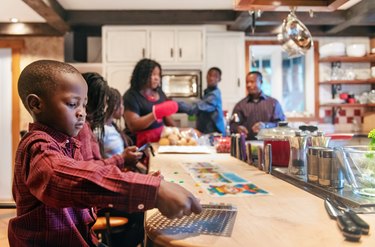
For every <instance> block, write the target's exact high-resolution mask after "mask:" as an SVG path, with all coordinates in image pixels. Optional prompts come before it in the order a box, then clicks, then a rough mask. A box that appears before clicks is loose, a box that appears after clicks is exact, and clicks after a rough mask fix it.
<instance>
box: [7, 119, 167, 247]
mask: <svg viewBox="0 0 375 247" xmlns="http://www.w3.org/2000/svg"><path fill="white" fill-rule="evenodd" d="M123 162H124V160H123V159H122V157H121V156H114V157H113V158H110V159H106V160H92V161H83V160H82V155H81V153H80V142H79V141H77V140H76V139H74V138H71V137H69V136H66V135H64V134H62V133H61V132H57V131H56V130H53V129H51V128H49V127H47V126H44V125H41V124H38V123H35V124H30V126H29V132H28V133H27V134H26V135H25V136H24V137H23V139H22V140H21V142H20V144H19V147H18V150H17V154H16V163H15V167H14V181H13V197H14V199H15V201H16V204H17V216H16V217H15V218H13V219H11V220H10V221H9V227H8V238H9V244H10V246H17V247H22V246H65V247H66V246H93V245H95V243H96V239H95V238H94V236H93V234H92V231H91V225H92V224H93V223H94V221H95V215H94V214H93V213H92V210H90V207H94V206H97V207H112V206H113V207H116V208H118V209H122V210H124V211H127V212H140V211H145V210H147V209H151V208H154V207H155V203H156V195H157V190H158V187H159V185H160V178H159V177H153V176H148V175H142V174H138V173H133V172H126V173H123V172H121V170H120V169H119V168H118V167H117V165H118V164H121V163H123ZM130 198H131V200H130Z"/></svg>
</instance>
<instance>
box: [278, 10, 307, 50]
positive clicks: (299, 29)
mask: <svg viewBox="0 0 375 247" xmlns="http://www.w3.org/2000/svg"><path fill="white" fill-rule="evenodd" d="M277 38H278V40H279V42H280V44H281V45H282V48H283V50H284V51H285V52H287V53H288V55H289V57H298V56H301V55H304V54H305V53H306V52H307V51H308V50H309V49H310V48H311V47H312V46H313V41H312V37H311V34H310V31H309V30H308V29H307V27H306V26H305V25H304V24H303V23H302V22H301V21H300V20H298V18H297V17H296V16H295V14H294V13H290V14H289V15H288V17H287V18H286V19H285V20H284V21H283V24H282V29H281V33H280V34H279V35H278V36H277Z"/></svg>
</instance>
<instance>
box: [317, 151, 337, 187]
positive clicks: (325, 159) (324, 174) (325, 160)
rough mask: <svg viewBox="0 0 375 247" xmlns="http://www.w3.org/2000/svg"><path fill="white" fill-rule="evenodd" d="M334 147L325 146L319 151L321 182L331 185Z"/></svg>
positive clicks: (324, 184)
mask: <svg viewBox="0 0 375 247" xmlns="http://www.w3.org/2000/svg"><path fill="white" fill-rule="evenodd" d="M332 157H333V149H331V148H324V149H321V150H320V151H319V179H318V181H319V184H320V185H322V186H327V187H328V186H330V185H331V176H332Z"/></svg>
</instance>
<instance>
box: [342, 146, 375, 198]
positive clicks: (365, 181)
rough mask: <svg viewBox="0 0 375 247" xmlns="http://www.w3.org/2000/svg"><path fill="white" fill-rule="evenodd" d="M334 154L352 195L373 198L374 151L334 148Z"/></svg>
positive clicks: (353, 147)
mask: <svg viewBox="0 0 375 247" xmlns="http://www.w3.org/2000/svg"><path fill="white" fill-rule="evenodd" d="M335 153H336V156H337V158H338V161H339V164H340V165H341V167H342V169H343V171H344V175H345V178H346V180H347V181H348V183H349V185H350V186H351V187H352V189H353V191H354V193H357V194H359V195H363V196H371V197H375V149H373V150H371V148H370V147H369V146H365V145H360V146H344V147H336V148H335Z"/></svg>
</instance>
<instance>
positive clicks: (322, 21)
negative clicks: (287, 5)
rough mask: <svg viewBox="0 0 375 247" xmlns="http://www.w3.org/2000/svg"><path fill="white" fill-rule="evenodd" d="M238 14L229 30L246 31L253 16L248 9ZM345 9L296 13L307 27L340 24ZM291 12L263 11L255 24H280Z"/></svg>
mask: <svg viewBox="0 0 375 247" xmlns="http://www.w3.org/2000/svg"><path fill="white" fill-rule="evenodd" d="M240 13H241V14H239V15H238V17H237V18H236V20H235V22H234V23H233V24H231V25H229V27H228V30H231V31H244V30H246V29H247V28H248V27H249V26H250V25H251V22H252V17H251V16H250V14H249V13H248V11H242V12H240ZM344 13H345V11H336V12H332V13H327V12H316V13H314V15H313V17H310V14H309V13H307V12H298V13H296V16H297V18H298V19H299V20H300V21H301V22H302V23H304V24H305V25H306V26H307V27H309V26H318V25H330V26H333V25H338V24H340V23H341V22H343V21H345V16H344ZM288 14H289V12H270V11H268V12H263V13H262V14H261V16H260V17H258V18H256V21H255V26H270V25H274V26H275V27H277V26H280V25H281V24H282V22H283V20H284V19H285V18H286V17H287V16H288Z"/></svg>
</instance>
